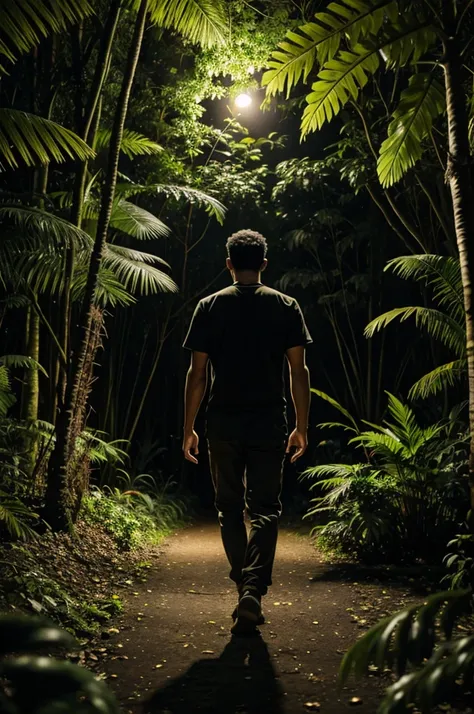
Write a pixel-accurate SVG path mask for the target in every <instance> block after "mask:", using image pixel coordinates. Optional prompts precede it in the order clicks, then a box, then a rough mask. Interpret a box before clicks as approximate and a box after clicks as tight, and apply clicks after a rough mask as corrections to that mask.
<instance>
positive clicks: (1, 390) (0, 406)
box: [0, 364, 16, 417]
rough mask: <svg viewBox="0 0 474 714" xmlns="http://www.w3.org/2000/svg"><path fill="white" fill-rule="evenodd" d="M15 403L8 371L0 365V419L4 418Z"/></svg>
mask: <svg viewBox="0 0 474 714" xmlns="http://www.w3.org/2000/svg"><path fill="white" fill-rule="evenodd" d="M15 402H16V397H15V395H14V394H13V392H12V388H11V384H10V373H9V372H8V369H7V368H6V367H5V366H4V365H1V364H0V417H5V416H6V414H7V412H8V410H9V409H10V407H12V406H13V405H14V404H15Z"/></svg>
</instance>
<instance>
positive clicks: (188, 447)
mask: <svg viewBox="0 0 474 714" xmlns="http://www.w3.org/2000/svg"><path fill="white" fill-rule="evenodd" d="M183 454H184V458H185V459H186V461H190V462H191V463H192V464H197V463H198V460H197V458H196V456H197V454H199V436H198V435H197V434H196V432H195V431H194V430H193V431H192V432H191V433H190V434H185V435H184V439H183Z"/></svg>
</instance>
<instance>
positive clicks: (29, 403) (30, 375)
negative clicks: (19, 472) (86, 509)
mask: <svg viewBox="0 0 474 714" xmlns="http://www.w3.org/2000/svg"><path fill="white" fill-rule="evenodd" d="M39 344H40V319H39V315H38V313H37V312H36V310H34V309H33V307H32V306H30V307H29V309H28V342H27V345H26V354H27V356H28V357H31V358H32V359H34V360H35V361H36V362H38V361H39ZM21 403H22V414H21V418H22V419H24V420H25V421H27V422H29V423H32V422H35V421H37V419H38V406H39V374H38V370H37V369H26V370H25V376H24V384H23V393H22V400H21ZM25 448H26V456H25V463H24V469H25V472H26V473H27V474H28V475H29V476H31V475H32V474H33V472H34V469H35V464H36V457H37V452H38V441H37V439H36V437H35V435H34V433H33V432H31V433H30V434H27V436H26V439H25Z"/></svg>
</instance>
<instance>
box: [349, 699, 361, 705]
mask: <svg viewBox="0 0 474 714" xmlns="http://www.w3.org/2000/svg"><path fill="white" fill-rule="evenodd" d="M349 704H352V706H353V707H354V706H357V705H358V704H362V699H361V698H360V697H352V699H349Z"/></svg>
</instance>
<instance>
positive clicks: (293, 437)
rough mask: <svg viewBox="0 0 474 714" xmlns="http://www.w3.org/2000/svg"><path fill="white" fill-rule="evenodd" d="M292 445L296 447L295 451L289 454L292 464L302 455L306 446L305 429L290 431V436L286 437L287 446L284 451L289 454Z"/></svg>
mask: <svg viewBox="0 0 474 714" xmlns="http://www.w3.org/2000/svg"><path fill="white" fill-rule="evenodd" d="M292 446H295V447H296V451H295V452H294V453H293V454H292V456H291V463H292V464H293V463H294V462H295V461H296V460H297V459H299V458H300V457H301V456H303V454H304V452H305V451H306V449H307V446H308V436H307V434H306V431H299V430H298V429H295V430H294V431H292V432H291V434H290V438H289V439H288V446H287V447H286V453H287V454H289V453H290V450H291V448H292Z"/></svg>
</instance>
